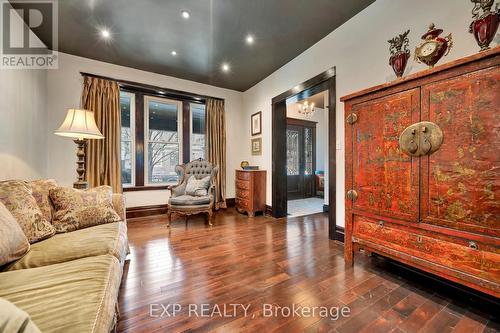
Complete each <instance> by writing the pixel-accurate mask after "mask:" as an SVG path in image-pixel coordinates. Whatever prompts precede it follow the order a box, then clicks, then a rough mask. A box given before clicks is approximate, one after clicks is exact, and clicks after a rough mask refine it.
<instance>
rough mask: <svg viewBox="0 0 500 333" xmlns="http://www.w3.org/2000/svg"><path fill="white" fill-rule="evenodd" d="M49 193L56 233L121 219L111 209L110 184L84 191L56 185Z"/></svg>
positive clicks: (111, 193)
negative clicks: (54, 210)
mask: <svg viewBox="0 0 500 333" xmlns="http://www.w3.org/2000/svg"><path fill="white" fill-rule="evenodd" d="M49 193H50V199H51V200H52V203H53V204H54V207H55V209H56V212H55V213H54V218H53V220H52V224H53V225H54V227H55V228H56V231H57V232H58V233H64V232H69V231H74V230H77V229H82V228H87V227H91V226H95V225H99V224H105V223H112V222H119V221H121V218H120V216H118V214H117V213H116V211H115V210H114V209H113V202H112V195H113V192H112V190H111V187H110V186H99V187H96V188H93V189H90V190H85V191H84V190H77V189H72V188H67V187H56V188H54V189H51V190H50V192H49Z"/></svg>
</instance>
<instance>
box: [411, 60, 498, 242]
mask: <svg viewBox="0 0 500 333" xmlns="http://www.w3.org/2000/svg"><path fill="white" fill-rule="evenodd" d="M422 118H423V119H425V120H427V119H428V120H429V121H431V122H434V123H436V124H437V125H438V126H439V127H440V128H441V130H442V131H443V134H444V141H443V144H442V146H441V148H440V149H439V150H438V151H437V152H435V153H434V154H432V155H430V156H426V157H424V158H422V177H423V184H422V185H423V186H422V202H421V217H422V221H423V222H425V223H431V224H436V225H441V226H447V227H450V228H454V229H459V230H467V231H473V232H478V233H484V234H490V235H496V236H499V235H500V233H499V231H500V67H498V66H495V67H490V68H487V69H483V70H478V71H476V72H473V73H468V74H465V75H461V76H459V77H455V78H452V79H447V80H444V81H440V82H437V83H432V84H429V85H427V86H424V87H423V90H422Z"/></svg>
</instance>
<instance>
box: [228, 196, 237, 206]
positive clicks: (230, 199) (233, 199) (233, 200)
mask: <svg viewBox="0 0 500 333" xmlns="http://www.w3.org/2000/svg"><path fill="white" fill-rule="evenodd" d="M226 206H227V207H234V206H236V199H235V198H227V199H226Z"/></svg>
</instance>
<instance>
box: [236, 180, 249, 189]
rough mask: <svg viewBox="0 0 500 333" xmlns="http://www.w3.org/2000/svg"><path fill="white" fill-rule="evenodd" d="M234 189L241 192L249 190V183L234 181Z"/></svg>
mask: <svg viewBox="0 0 500 333" xmlns="http://www.w3.org/2000/svg"><path fill="white" fill-rule="evenodd" d="M236 188H237V189H238V188H240V189H242V190H249V189H250V182H248V181H246V180H239V179H236Z"/></svg>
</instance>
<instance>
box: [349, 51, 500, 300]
mask: <svg viewBox="0 0 500 333" xmlns="http://www.w3.org/2000/svg"><path fill="white" fill-rule="evenodd" d="M341 100H342V101H344V102H345V103H346V104H345V116H346V131H345V133H346V144H345V146H346V192H347V199H346V226H345V259H346V261H347V262H349V263H352V261H353V253H354V252H355V251H356V250H358V249H363V250H364V251H365V252H366V253H370V252H375V253H379V254H382V255H384V256H386V257H390V258H393V259H395V260H398V261H401V262H403V263H405V264H408V265H411V266H413V267H417V268H419V269H422V270H425V271H427V272H430V273H433V274H435V275H439V276H441V277H443V278H446V279H449V280H451V281H454V282H458V283H461V284H464V285H466V286H468V287H472V288H475V289H477V290H479V291H482V292H484V293H488V294H490V295H493V296H495V297H500V204H499V198H500V153H499V152H500V136H499V128H500V47H497V48H496V49H493V50H490V51H487V52H483V53H481V54H476V55H473V56H471V57H468V58H464V59H459V60H456V61H455V62H452V63H449V64H446V65H443V66H439V67H435V68H434V69H431V70H427V71H423V72H421V73H416V74H413V75H410V76H408V77H404V78H402V79H400V80H397V81H395V82H391V83H387V84H385V85H382V86H378V87H374V88H370V89H367V90H365V91H362V92H359V93H356V94H352V95H350V96H346V97H344V98H342V99H341ZM420 122H425V123H420ZM419 123H420V124H422V125H419V126H423V127H420V128H419V130H418V132H417V131H416V130H413V131H411V132H410V133H412V135H413V141H411V142H413V143H414V145H415V146H416V148H417V149H420V147H423V148H425V147H426V145H427V146H428V147H427V148H431V147H432V146H431V145H430V144H429V142H430V141H429V139H428V138H430V137H429V136H428V135H429V134H428V132H429V131H432V128H433V127H434V128H435V126H437V127H438V128H439V129H440V130H441V132H442V138H443V140H442V145H440V146H439V145H437V146H436V149H435V150H434V151H433V152H431V153H430V154H429V151H430V150H429V149H427V150H425V153H422V154H405V153H404V152H403V150H404V149H405V146H404V141H401V139H400V138H401V137H404V135H402V133H403V132H404V131H405V129H407V128H408V127H409V126H412V127H410V129H411V128H415V127H413V126H414V125H415V124H417V125H418V124H419ZM417 128H418V127H417ZM419 133H423V134H419ZM401 142H403V143H401ZM416 151H417V150H413V152H416Z"/></svg>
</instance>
